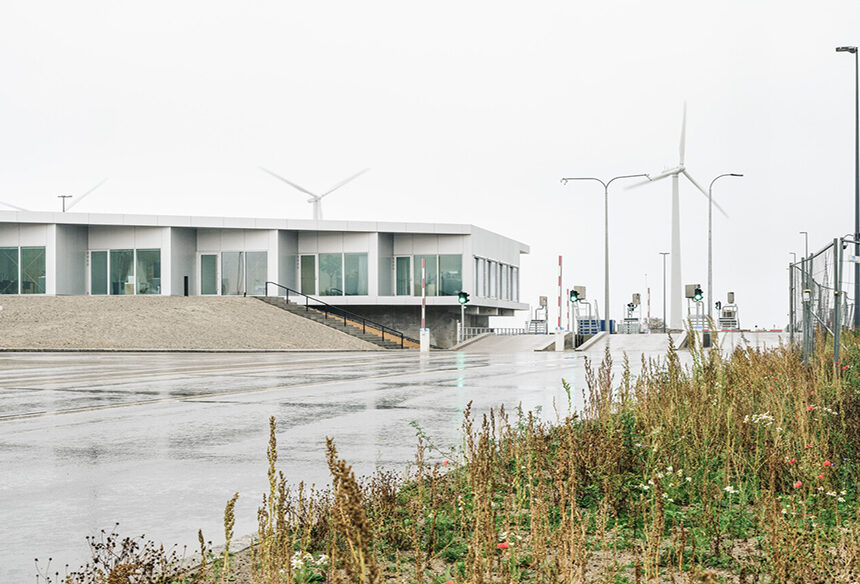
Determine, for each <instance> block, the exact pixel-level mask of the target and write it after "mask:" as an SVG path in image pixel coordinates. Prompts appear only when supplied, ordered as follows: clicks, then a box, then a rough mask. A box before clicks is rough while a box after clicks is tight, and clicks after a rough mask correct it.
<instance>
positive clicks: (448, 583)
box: [442, 580, 454, 584]
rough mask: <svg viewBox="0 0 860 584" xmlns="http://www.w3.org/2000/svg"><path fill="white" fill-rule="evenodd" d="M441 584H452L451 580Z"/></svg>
mask: <svg viewBox="0 0 860 584" xmlns="http://www.w3.org/2000/svg"><path fill="white" fill-rule="evenodd" d="M442 584H454V581H453V580H448V581H447V582H443V583H442Z"/></svg>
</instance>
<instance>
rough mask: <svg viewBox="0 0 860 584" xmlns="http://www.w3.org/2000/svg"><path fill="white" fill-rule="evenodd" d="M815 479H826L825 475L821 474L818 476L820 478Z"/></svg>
mask: <svg viewBox="0 0 860 584" xmlns="http://www.w3.org/2000/svg"><path fill="white" fill-rule="evenodd" d="M815 478H817V479H819V480H821V479H824V475H823V474H820V475H818V476H817V477H815Z"/></svg>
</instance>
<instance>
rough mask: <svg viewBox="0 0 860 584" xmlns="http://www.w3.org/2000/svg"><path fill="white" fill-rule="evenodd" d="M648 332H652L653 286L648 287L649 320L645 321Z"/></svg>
mask: <svg viewBox="0 0 860 584" xmlns="http://www.w3.org/2000/svg"><path fill="white" fill-rule="evenodd" d="M645 326H646V327H648V332H649V333H650V332H651V287H650V286H649V287H648V320H647V321H646V322H645Z"/></svg>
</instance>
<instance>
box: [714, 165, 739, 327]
mask: <svg viewBox="0 0 860 584" xmlns="http://www.w3.org/2000/svg"><path fill="white" fill-rule="evenodd" d="M724 176H743V175H742V174H738V173H736V172H727V173H725V174H721V175H719V176H718V177H716V178H715V179H714V180H712V181H711V184H709V185H708V318H709V319H713V318H714V313H713V310H714V271H713V265H714V264H713V248H714V245H713V236H712V234H713V224H714V221H713V215H714V193H713V190H714V183H715V182H717V181H718V180H720V179H721V178H723V177H724Z"/></svg>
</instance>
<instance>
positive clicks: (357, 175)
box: [320, 168, 370, 199]
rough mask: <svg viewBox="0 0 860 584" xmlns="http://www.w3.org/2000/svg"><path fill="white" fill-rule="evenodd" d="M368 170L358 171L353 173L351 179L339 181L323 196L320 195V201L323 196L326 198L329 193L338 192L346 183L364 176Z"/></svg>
mask: <svg viewBox="0 0 860 584" xmlns="http://www.w3.org/2000/svg"><path fill="white" fill-rule="evenodd" d="M368 170H370V169H369V168H365V169H364V170H362V171H360V172H357V173H355V174H354V175H352V176H351V177H349V178H348V179H345V180H342V181H340V182H339V183H337V184H336V185H334V186H333V187H332V188H330V189H329V190H327V191H326V192H324V193H323V194H321V195H320V199H322V198H323V197H324V196H326V195H328V194H331V193H333V192H335V191H336V190H338V189H339V188H340V187H342V186H344V185H345V184H347V183H348V182H352V181H353V180H355V179H357V178H358V177H360V176H361V175H363V174H364V173H365V172H367V171H368Z"/></svg>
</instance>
